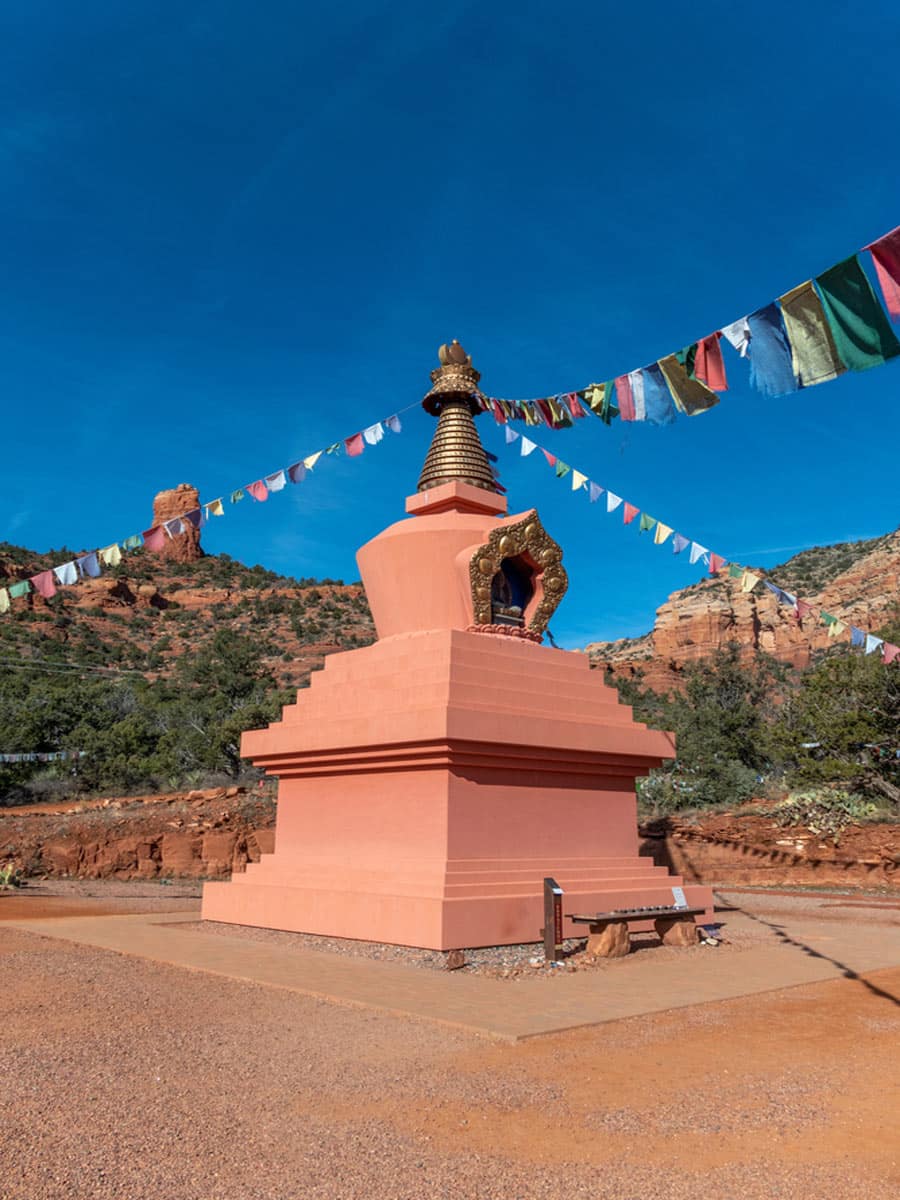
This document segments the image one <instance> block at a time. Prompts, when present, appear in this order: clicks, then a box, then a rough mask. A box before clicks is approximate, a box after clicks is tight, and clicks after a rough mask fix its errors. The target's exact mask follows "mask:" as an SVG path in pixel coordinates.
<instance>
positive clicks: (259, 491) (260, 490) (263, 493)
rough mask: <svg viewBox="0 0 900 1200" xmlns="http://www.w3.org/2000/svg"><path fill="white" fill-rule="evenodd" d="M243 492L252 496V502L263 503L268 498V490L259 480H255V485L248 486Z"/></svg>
mask: <svg viewBox="0 0 900 1200" xmlns="http://www.w3.org/2000/svg"><path fill="white" fill-rule="evenodd" d="M244 490H245V491H246V492H247V493H248V495H250V496H252V497H253V499H254V500H259V501H263V500H268V498H269V489H268V488H267V487H266V485H265V484H264V483H263V481H262V480H261V479H257V481H256V483H250V484H248V485H247V487H246V488H245V489H244Z"/></svg>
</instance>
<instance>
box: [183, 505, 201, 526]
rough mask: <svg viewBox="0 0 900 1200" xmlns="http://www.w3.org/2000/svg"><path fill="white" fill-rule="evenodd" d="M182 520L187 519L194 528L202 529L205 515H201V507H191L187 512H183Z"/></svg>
mask: <svg viewBox="0 0 900 1200" xmlns="http://www.w3.org/2000/svg"><path fill="white" fill-rule="evenodd" d="M184 520H185V521H189V522H190V523H191V525H193V526H194V528H195V529H202V528H203V526H204V525H205V524H206V517H204V515H203V509H201V508H192V509H191V511H190V512H189V513H185V514H184Z"/></svg>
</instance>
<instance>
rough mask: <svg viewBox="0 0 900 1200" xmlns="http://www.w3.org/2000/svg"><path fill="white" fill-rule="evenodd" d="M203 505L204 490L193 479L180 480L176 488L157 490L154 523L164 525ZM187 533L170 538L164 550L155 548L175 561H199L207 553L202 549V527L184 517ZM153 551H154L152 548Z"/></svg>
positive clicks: (185, 531)
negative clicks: (201, 497) (192, 482)
mask: <svg viewBox="0 0 900 1200" xmlns="http://www.w3.org/2000/svg"><path fill="white" fill-rule="evenodd" d="M199 507H200V493H199V492H198V491H197V489H196V488H195V487H192V486H191V484H189V483H179V485H178V487H176V488H167V489H166V491H164V492H157V494H156V496H155V498H154V500H153V524H154V525H162V524H163V522H164V521H171V520H172V518H173V517H183V516H184V514H185V513H187V512H191V511H192V509H195V508H199ZM183 525H184V533H178V534H176V535H175V536H174V537H171V538H166V543H165V545H164V546H163V548H162V550H158V551H155V553H157V554H158V555H159V556H160V557H161V558H168V559H171V560H172V562H184V563H186V562H196V560H197V559H198V558H202V557H203V551H202V550H201V549H200V530H199V529H197V528H195V527H194V526H193V525H192V524H191V523H190V521H184V522H183ZM149 553H153V552H152V551H151V552H149Z"/></svg>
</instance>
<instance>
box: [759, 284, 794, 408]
mask: <svg viewBox="0 0 900 1200" xmlns="http://www.w3.org/2000/svg"><path fill="white" fill-rule="evenodd" d="M747 320H748V321H749V323H750V333H751V337H752V341H751V347H750V382H751V383H752V384H753V386H754V387H755V388H756V389H757V390H758V391H760V392H763V393H764V394H765V395H766V396H785V395H787V394H788V393H789V392H796V390H797V379H796V377H795V375H794V367H793V361H792V359H791V347H790V343H789V342H788V339H787V333H786V332H785V328H784V321H783V320H782V319H781V309H780V308H779V307H778V305H777V304H776V303H775V302H774V300H773V301H772V303H771V304H767V305H766V307H765V308H760V309H757V311H756V312H755V313H751V314H750V316H749V317H748V318H747Z"/></svg>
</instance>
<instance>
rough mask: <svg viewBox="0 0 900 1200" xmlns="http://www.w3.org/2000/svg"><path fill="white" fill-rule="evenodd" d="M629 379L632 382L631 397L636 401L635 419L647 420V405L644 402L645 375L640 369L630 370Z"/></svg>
mask: <svg viewBox="0 0 900 1200" xmlns="http://www.w3.org/2000/svg"><path fill="white" fill-rule="evenodd" d="M628 381H629V383H630V384H631V399H632V401H633V403H634V420H635V421H646V419H647V407H646V404H645V402H644V376H643V375H642V373H641V372H640V371H630V372H629V374H628Z"/></svg>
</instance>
